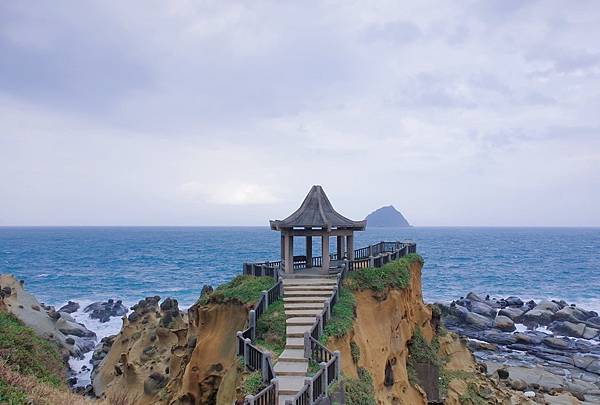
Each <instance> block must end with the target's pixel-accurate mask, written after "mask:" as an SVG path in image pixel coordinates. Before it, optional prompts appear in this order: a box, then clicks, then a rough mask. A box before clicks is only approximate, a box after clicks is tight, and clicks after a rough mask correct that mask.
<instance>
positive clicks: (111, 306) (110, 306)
mask: <svg viewBox="0 0 600 405" xmlns="http://www.w3.org/2000/svg"><path fill="white" fill-rule="evenodd" d="M83 311H84V312H91V313H90V318H92V319H98V320H99V321H100V322H108V321H109V320H110V317H111V316H123V315H125V314H126V313H127V308H126V307H125V306H124V305H123V302H122V301H121V300H117V301H115V300H113V299H109V300H108V301H106V302H94V303H92V304H90V305H88V306H87V307H85V308H84V309H83Z"/></svg>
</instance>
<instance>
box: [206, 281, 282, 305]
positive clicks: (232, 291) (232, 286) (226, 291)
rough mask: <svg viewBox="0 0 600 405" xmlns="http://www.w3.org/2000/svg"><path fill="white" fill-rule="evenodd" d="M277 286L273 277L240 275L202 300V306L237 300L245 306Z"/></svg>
mask: <svg viewBox="0 0 600 405" xmlns="http://www.w3.org/2000/svg"><path fill="white" fill-rule="evenodd" d="M274 285H275V280H274V279H273V278H272V277H265V276H262V277H256V276H249V275H240V276H237V277H235V278H233V279H232V280H231V281H229V282H228V283H225V284H221V285H220V286H218V287H217V288H216V289H215V290H214V291H213V292H212V293H210V294H207V295H205V296H204V297H202V298H201V299H200V304H208V303H212V302H222V301H223V300H225V299H230V298H236V299H238V300H240V301H241V302H243V303H245V304H251V303H254V302H256V301H257V300H258V299H259V298H260V296H261V295H262V292H263V291H265V290H268V289H270V288H271V287H273V286H274Z"/></svg>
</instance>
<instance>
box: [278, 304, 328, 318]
mask: <svg viewBox="0 0 600 405" xmlns="http://www.w3.org/2000/svg"><path fill="white" fill-rule="evenodd" d="M322 312H323V306H321V308H317V309H287V308H286V309H285V317H286V318H294V317H307V316H308V317H316V316H317V315H321V313H322Z"/></svg>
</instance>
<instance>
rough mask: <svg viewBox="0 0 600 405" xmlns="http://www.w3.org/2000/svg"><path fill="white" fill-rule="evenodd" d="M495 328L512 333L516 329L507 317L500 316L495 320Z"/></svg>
mask: <svg viewBox="0 0 600 405" xmlns="http://www.w3.org/2000/svg"><path fill="white" fill-rule="evenodd" d="M494 328H496V329H500V330H502V331H506V332H512V331H514V330H515V329H516V328H515V323H514V322H513V321H512V319H510V318H509V317H507V316H503V315H498V316H497V317H496V319H494Z"/></svg>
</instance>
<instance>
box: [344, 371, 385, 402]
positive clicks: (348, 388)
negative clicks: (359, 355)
mask: <svg viewBox="0 0 600 405" xmlns="http://www.w3.org/2000/svg"><path fill="white" fill-rule="evenodd" d="M342 381H343V384H344V393H345V399H346V405H376V404H377V401H376V400H375V391H374V390H373V378H372V377H371V375H370V374H369V372H368V371H367V370H366V369H364V368H362V367H359V368H358V378H344V379H343V380H342Z"/></svg>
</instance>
